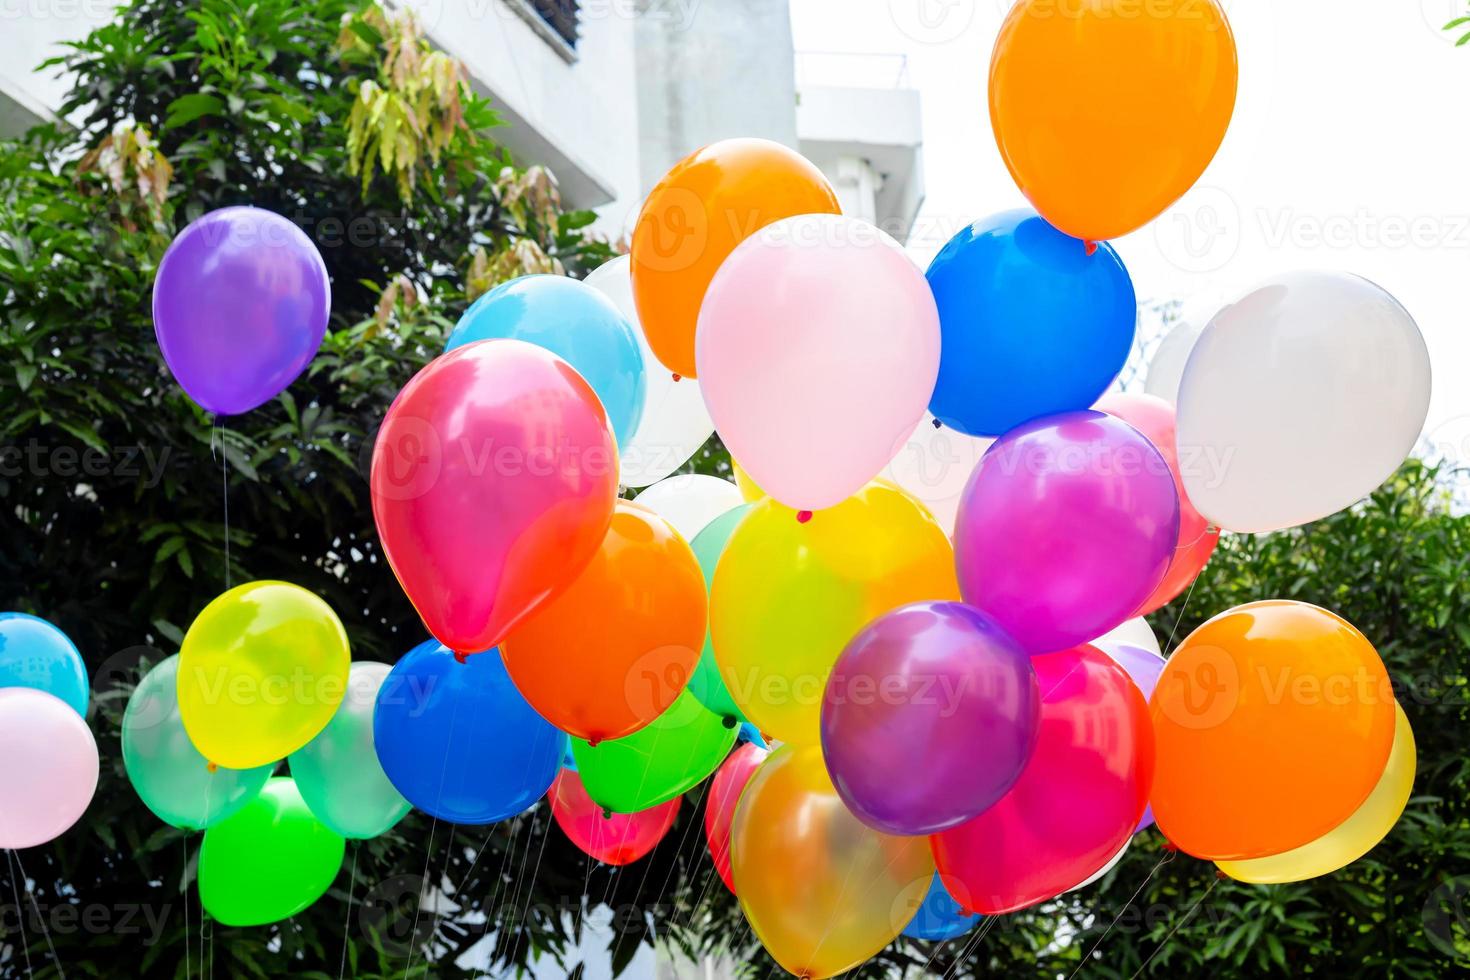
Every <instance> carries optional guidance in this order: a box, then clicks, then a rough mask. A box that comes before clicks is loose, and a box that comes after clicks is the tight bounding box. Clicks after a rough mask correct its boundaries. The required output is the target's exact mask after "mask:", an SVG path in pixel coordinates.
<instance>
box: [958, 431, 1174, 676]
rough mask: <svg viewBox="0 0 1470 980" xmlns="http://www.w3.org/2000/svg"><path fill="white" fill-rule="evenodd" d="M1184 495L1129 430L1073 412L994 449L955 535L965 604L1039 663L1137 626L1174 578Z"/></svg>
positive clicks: (1010, 435) (1154, 453) (1011, 435)
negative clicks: (1153, 597)
mask: <svg viewBox="0 0 1470 980" xmlns="http://www.w3.org/2000/svg"><path fill="white" fill-rule="evenodd" d="M1178 537H1179V494H1178V492H1177V491H1176V490H1175V489H1174V478H1173V477H1172V476H1171V475H1170V472H1169V466H1168V464H1167V463H1166V462H1165V461H1164V457H1163V456H1162V455H1161V454H1160V453H1159V451H1158V450H1157V449H1156V448H1154V445H1153V444H1152V443H1150V442H1149V441H1148V440H1147V439H1146V438H1144V436H1143V435H1142V434H1141V433H1140V432H1139V431H1138V430H1137V429H1135V428H1133V427H1132V426H1130V425H1129V424H1128V423H1126V422H1123V421H1121V420H1120V419H1116V418H1113V417H1112V416H1110V415H1104V414H1103V413H1101V412H1091V411H1088V412H1065V413H1062V414H1059V415H1048V416H1046V417H1044V418H1040V419H1035V420H1033V421H1031V422H1027V423H1025V424H1024V425H1020V426H1017V427H1016V428H1014V429H1012V430H1011V431H1010V432H1007V433H1006V434H1005V435H1003V436H1001V437H1000V438H999V439H998V440H996V442H995V445H993V446H991V447H990V449H989V450H988V451H987V452H986V453H985V456H984V457H983V458H982V459H981V460H980V465H979V466H977V467H976V468H975V472H974V473H973V474H972V475H971V476H970V482H969V484H968V485H967V486H966V487H965V493H964V496H963V497H962V498H961V500H960V512H959V520H958V522H957V524H956V526H955V538H954V541H955V565H956V567H957V568H958V571H959V578H960V592H961V594H963V596H964V598H965V601H966V602H968V603H970V604H971V605H973V606H975V607H977V608H979V609H981V610H983V611H984V612H986V613H988V614H990V615H991V616H992V617H993V618H994V619H995V621H996V623H997V624H998V625H999V626H1000V627H1001V628H1002V629H1004V630H1005V631H1006V632H1007V633H1009V634H1010V635H1011V636H1012V637H1013V638H1014V639H1015V640H1016V642H1018V643H1019V644H1021V646H1022V647H1023V648H1025V649H1026V651H1027V652H1029V653H1031V654H1033V655H1034V654H1040V653H1051V652H1054V651H1057V650H1066V649H1069V648H1071V647H1073V646H1076V645H1077V644H1079V643H1085V642H1087V641H1088V640H1090V639H1092V638H1093V637H1095V636H1100V635H1102V634H1103V633H1106V632H1107V631H1108V630H1110V629H1112V628H1113V627H1115V626H1117V625H1118V624H1119V623H1121V622H1123V621H1124V620H1126V619H1128V618H1129V617H1131V616H1132V615H1134V613H1135V612H1136V611H1137V610H1138V607H1139V606H1140V605H1141V604H1142V603H1143V602H1144V600H1145V599H1147V598H1148V597H1149V594H1150V593H1152V592H1153V590H1154V589H1155V587H1157V586H1158V584H1159V582H1160V581H1161V580H1162V579H1163V577H1164V573H1165V571H1167V570H1168V567H1169V561H1170V559H1171V558H1172V557H1173V555H1174V545H1175V542H1176V541H1177V540H1178Z"/></svg>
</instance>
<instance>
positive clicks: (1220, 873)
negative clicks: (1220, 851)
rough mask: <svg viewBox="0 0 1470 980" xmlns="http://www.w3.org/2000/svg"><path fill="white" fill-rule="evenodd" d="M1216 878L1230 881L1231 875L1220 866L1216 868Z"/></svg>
mask: <svg viewBox="0 0 1470 980" xmlns="http://www.w3.org/2000/svg"><path fill="white" fill-rule="evenodd" d="M1215 880H1216V881H1229V880H1230V876H1229V875H1228V874H1226V873H1225V872H1223V871H1221V870H1220V869H1219V868H1216V869H1215Z"/></svg>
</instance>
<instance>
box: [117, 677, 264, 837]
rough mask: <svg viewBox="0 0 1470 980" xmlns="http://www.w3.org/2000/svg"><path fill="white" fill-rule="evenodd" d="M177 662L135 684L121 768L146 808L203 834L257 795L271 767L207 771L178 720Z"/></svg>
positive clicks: (125, 722)
mask: <svg viewBox="0 0 1470 980" xmlns="http://www.w3.org/2000/svg"><path fill="white" fill-rule="evenodd" d="M178 676H179V658H178V655H177V654H176V655H174V656H172V657H169V658H168V659H167V660H164V661H162V662H161V663H159V664H158V665H156V666H155V667H154V668H153V669H152V670H150V671H148V673H147V675H145V676H144V678H143V679H142V680H141V681H140V682H139V683H138V687H137V689H136V690H134V691H133V696H132V697H130V698H128V707H127V710H126V711H124V712H123V720H122V753H123V767H124V768H125V769H126V770H127V773H128V780H129V781H130V782H132V784H133V789H135V790H136V791H137V793H138V797H139V798H140V799H142V801H143V802H144V804H146V805H147V807H148V809H150V810H152V811H153V812H154V813H155V814H157V815H158V817H159V819H160V820H163V821H164V822H165V823H169V824H172V825H173V826H175V827H182V828H184V829H185V830H203V829H204V828H205V827H209V826H211V825H213V824H217V823H219V822H220V821H221V820H224V819H226V818H228V817H231V816H233V815H234V814H236V813H238V812H239V811H240V809H241V808H242V807H244V806H245V804H247V803H249V802H250V801H251V800H253V799H255V797H256V796H257V795H258V794H259V793H260V790H261V787H263V786H264V785H265V781H266V780H267V779H269V778H270V776H271V772H272V771H274V769H275V763H271V764H270V765H265V766H257V767H256V768H254V769H225V768H222V767H219V766H211V765H210V764H209V760H208V759H206V758H204V756H202V755H200V754H199V750H198V749H196V748H194V743H193V742H191V741H189V734H188V733H187V732H185V731H184V721H183V719H182V718H181V717H180V715H179V696H178Z"/></svg>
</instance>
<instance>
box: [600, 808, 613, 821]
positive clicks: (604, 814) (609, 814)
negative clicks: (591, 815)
mask: <svg viewBox="0 0 1470 980" xmlns="http://www.w3.org/2000/svg"><path fill="white" fill-rule="evenodd" d="M602 819H604V820H611V819H612V811H611V810H609V809H608V808H607V807H603V808H602Z"/></svg>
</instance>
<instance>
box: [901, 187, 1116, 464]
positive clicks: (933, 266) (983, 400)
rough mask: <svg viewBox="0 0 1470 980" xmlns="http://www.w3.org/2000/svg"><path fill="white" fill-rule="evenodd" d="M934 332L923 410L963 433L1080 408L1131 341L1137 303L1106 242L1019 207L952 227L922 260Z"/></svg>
mask: <svg viewBox="0 0 1470 980" xmlns="http://www.w3.org/2000/svg"><path fill="white" fill-rule="evenodd" d="M928 278H929V285H930V287H931V288H932V289H933V290H934V299H935V302H936V303H937V304H938V307H939V326H940V330H941V331H942V333H943V336H944V347H943V351H944V353H943V356H941V357H940V359H939V380H938V382H937V383H936V384H935V385H934V393H933V396H932V397H931V398H930V399H929V411H931V412H933V413H934V416H935V417H936V418H938V419H939V420H940V421H941V422H943V423H944V424H945V425H946V426H949V427H950V428H953V429H958V430H959V431H960V432H963V433H965V434H967V435H972V436H998V435H1001V434H1002V433H1004V432H1006V431H1008V430H1010V429H1013V428H1015V427H1016V426H1017V425H1019V424H1021V423H1022V422H1027V421H1030V420H1031V419H1034V418H1039V417H1040V416H1043V415H1053V414H1055V413H1057V412H1071V411H1077V410H1079V409H1084V408H1087V407H1089V406H1090V405H1091V404H1092V403H1093V402H1094V401H1096V400H1097V396H1098V395H1101V394H1102V393H1103V392H1104V391H1106V390H1107V387H1108V385H1110V384H1112V381H1113V379H1114V378H1116V377H1117V376H1118V372H1119V370H1121V369H1122V367H1123V362H1124V361H1126V360H1127V359H1128V352H1129V350H1130V349H1132V346H1133V330H1134V326H1135V325H1136V323H1137V320H1138V301H1137V299H1136V298H1135V297H1134V295H1133V281H1132V280H1131V279H1130V278H1129V277H1128V270H1127V269H1125V268H1123V261H1122V259H1120V258H1118V253H1116V252H1114V251H1113V249H1112V247H1111V246H1108V245H1103V246H1102V247H1100V248H1097V249H1095V250H1093V251H1091V252H1090V253H1089V250H1088V248H1087V247H1086V246H1085V245H1084V244H1083V243H1082V242H1080V241H1078V240H1077V239H1075V238H1071V237H1068V236H1067V235H1064V234H1062V233H1061V232H1059V231H1057V230H1056V229H1055V228H1053V227H1052V226H1051V225H1049V224H1047V223H1046V222H1045V221H1042V220H1041V219H1040V218H1038V217H1037V216H1036V213H1035V212H1033V211H1029V210H1019V211H1006V212H1003V213H1001V214H997V215H994V216H992V217H990V218H986V219H984V220H981V221H977V222H976V223H975V224H973V225H971V226H970V227H968V228H966V229H965V230H963V231H961V232H960V233H959V234H958V235H956V236H955V237H954V238H952V239H950V242H949V244H948V245H946V246H944V249H943V250H942V251H941V252H940V253H939V254H938V255H937V256H935V258H934V261H933V262H932V263H930V265H929V272H928Z"/></svg>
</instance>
